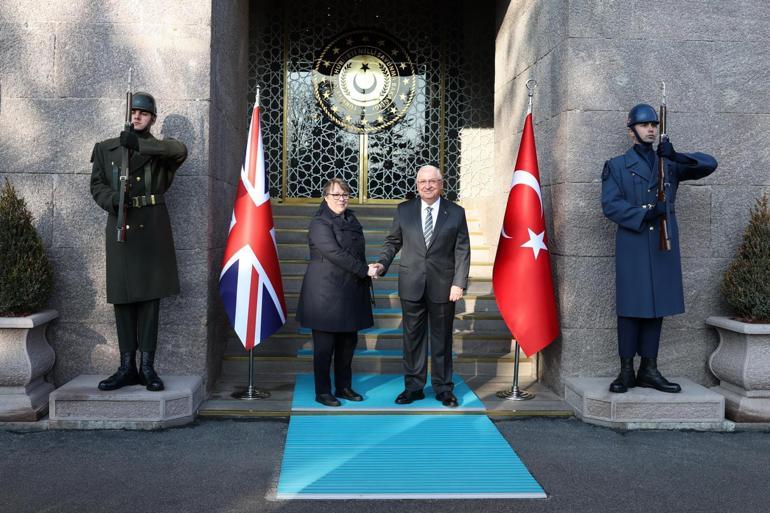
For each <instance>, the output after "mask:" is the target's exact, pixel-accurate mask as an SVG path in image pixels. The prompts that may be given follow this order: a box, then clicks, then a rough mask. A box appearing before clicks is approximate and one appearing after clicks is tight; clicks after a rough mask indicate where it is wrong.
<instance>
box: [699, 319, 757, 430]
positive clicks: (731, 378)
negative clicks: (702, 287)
mask: <svg viewBox="0 0 770 513" xmlns="http://www.w3.org/2000/svg"><path fill="white" fill-rule="evenodd" d="M706 324H708V325H710V326H713V327H714V328H716V330H717V332H718V333H719V346H718V347H717V348H716V351H714V353H712V355H711V357H710V358H709V368H710V369H711V372H713V373H714V375H715V376H716V377H717V378H719V386H717V387H714V388H713V390H714V391H715V392H719V393H720V394H722V395H723V396H725V412H726V414H727V417H728V418H730V419H732V420H734V421H736V422H768V421H770V324H747V323H744V322H740V321H736V320H734V319H730V318H728V317H709V318H708V319H706Z"/></svg>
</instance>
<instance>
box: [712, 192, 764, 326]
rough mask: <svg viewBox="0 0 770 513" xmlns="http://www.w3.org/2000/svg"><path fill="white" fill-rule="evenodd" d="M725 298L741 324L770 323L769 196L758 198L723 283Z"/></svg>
mask: <svg viewBox="0 0 770 513" xmlns="http://www.w3.org/2000/svg"><path fill="white" fill-rule="evenodd" d="M721 291H722V295H723V296H724V298H725V299H726V300H727V303H728V304H729V305H730V307H731V308H732V309H733V311H734V312H735V314H736V315H737V317H738V320H740V321H743V322H750V323H770V211H769V210H768V204H767V193H765V194H764V195H763V196H762V197H760V198H757V202H756V204H755V205H754V207H753V208H752V209H751V215H750V218H749V224H748V226H746V230H745V231H744V233H743V242H742V243H741V245H740V247H739V248H738V254H737V255H736V256H735V258H734V259H733V261H732V263H731V264H730V268H729V269H728V270H727V272H726V273H725V276H724V280H723V281H722V287H721Z"/></svg>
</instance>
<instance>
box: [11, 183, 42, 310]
mask: <svg viewBox="0 0 770 513" xmlns="http://www.w3.org/2000/svg"><path fill="white" fill-rule="evenodd" d="M52 288H53V273H52V270H51V264H50V262H49V261H48V257H47V256H46V254H45V249H44V248H43V243H42V241H41V240H40V237H39V236H38V234H37V231H36V230H35V227H34V226H33V225H32V214H30V212H29V210H28V209H27V205H26V203H25V202H24V200H23V199H22V198H20V197H19V196H18V194H16V190H15V189H14V188H13V186H11V183H10V182H9V181H8V179H7V178H6V179H5V185H4V186H3V188H2V191H0V316H2V315H5V316H8V315H11V316H19V315H28V314H30V313H34V312H37V311H39V310H42V309H43V308H44V307H45V306H46V303H47V302H48V299H49V298H50V297H51V290H52Z"/></svg>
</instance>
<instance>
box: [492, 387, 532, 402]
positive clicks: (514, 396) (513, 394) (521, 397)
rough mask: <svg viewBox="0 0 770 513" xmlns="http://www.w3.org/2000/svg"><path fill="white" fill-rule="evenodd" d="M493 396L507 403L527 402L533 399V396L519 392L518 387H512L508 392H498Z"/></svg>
mask: <svg viewBox="0 0 770 513" xmlns="http://www.w3.org/2000/svg"><path fill="white" fill-rule="evenodd" d="M495 395H496V396H497V397H499V398H500V399H505V400H507V401H529V400H530V399H534V398H535V394H532V393H530V392H527V391H526V390H521V389H520V388H519V387H513V388H511V389H510V390H500V391H499V392H498V393H496V394H495Z"/></svg>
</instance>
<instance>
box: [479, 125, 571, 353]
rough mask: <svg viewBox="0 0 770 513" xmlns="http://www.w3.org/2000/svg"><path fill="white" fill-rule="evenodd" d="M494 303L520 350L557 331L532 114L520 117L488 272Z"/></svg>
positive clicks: (542, 343)
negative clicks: (508, 186)
mask: <svg viewBox="0 0 770 513" xmlns="http://www.w3.org/2000/svg"><path fill="white" fill-rule="evenodd" d="M492 286H493V289H494V293H495V299H496V300H497V306H498V307H499V309H500V312H501V313H502V315H503V319H505V323H506V324H507V325H508V329H510V330H511V334H512V335H513V337H514V338H515V339H516V341H517V342H518V343H519V346H520V347H521V349H522V350H523V351H524V354H526V355H527V356H531V355H533V354H535V353H537V352H538V351H540V350H541V349H543V348H544V347H546V346H547V345H548V344H550V343H551V342H553V341H554V339H555V338H556V337H557V336H558V335H559V320H558V317H557V315H556V298H555V297H554V294H553V280H552V278H551V258H550V253H549V251H548V237H546V234H545V217H544V211H543V196H542V193H541V191H540V172H539V171H538V167H537V150H536V149H535V134H534V132H533V129H532V114H531V113H529V114H527V118H526V120H525V121H524V133H523V134H522V136H521V144H520V145H519V155H518V156H517V158H516V168H515V169H514V173H513V183H512V184H511V189H510V191H509V192H508V204H507V205H506V207H505V219H504V220H503V227H502V230H501V231H500V244H499V245H498V246H497V255H496V256H495V264H494V268H493V270H492Z"/></svg>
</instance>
